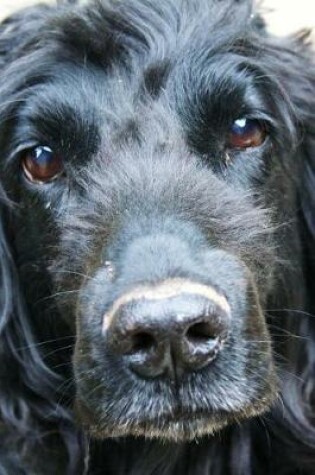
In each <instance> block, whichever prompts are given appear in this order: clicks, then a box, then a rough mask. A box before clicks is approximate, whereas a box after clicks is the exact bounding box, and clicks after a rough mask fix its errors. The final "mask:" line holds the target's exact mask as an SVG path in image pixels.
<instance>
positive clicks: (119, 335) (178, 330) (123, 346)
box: [103, 280, 230, 378]
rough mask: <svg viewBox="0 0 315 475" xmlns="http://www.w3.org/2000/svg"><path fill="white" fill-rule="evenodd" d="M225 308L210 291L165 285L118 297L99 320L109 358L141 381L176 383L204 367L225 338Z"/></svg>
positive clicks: (227, 314)
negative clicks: (119, 361)
mask: <svg viewBox="0 0 315 475" xmlns="http://www.w3.org/2000/svg"><path fill="white" fill-rule="evenodd" d="M229 323H230V308H229V304H228V302H227V300H226V298H225V297H224V296H223V295H221V294H219V293H218V292H217V291H216V290H215V289H214V288H212V287H210V286H206V285H203V284H197V283H193V282H189V281H176V280H175V281H168V282H164V283H163V284H161V285H158V286H155V287H147V288H145V287H143V288H139V289H136V290H134V291H132V292H130V293H128V294H126V295H123V296H122V297H121V298H120V299H118V301H116V302H115V303H114V305H113V306H112V308H111V309H110V311H109V312H107V314H106V315H105V316H104V323H103V331H104V335H105V337H106V340H107V345H108V347H109V349H110V351H111V352H113V353H114V354H115V355H118V356H119V357H121V358H122V359H123V360H124V364H126V365H127V366H128V368H129V369H131V370H132V371H133V372H134V373H136V374H137V375H138V376H140V377H144V378H157V377H161V376H167V377H170V378H175V377H176V378H178V377H180V376H182V375H183V374H184V373H185V372H191V371H198V370H200V369H201V368H203V367H205V366H207V365H208V364H210V363H211V362H212V361H213V360H214V359H215V358H216V357H217V355H218V353H219V352H220V350H221V348H222V346H223V344H224V341H225V339H226V337H227V335H228V331H229Z"/></svg>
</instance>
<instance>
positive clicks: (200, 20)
mask: <svg viewBox="0 0 315 475" xmlns="http://www.w3.org/2000/svg"><path fill="white" fill-rule="evenodd" d="M251 12H252V1H251V0H221V1H217V0H160V1H159V2H155V1H154V0H129V1H126V0H116V1H104V0H103V1H100V2H95V3H94V2H87V4H86V5H85V4H84V5H83V7H82V8H81V9H78V10H77V9H76V10H74V11H72V12H67V14H66V15H58V17H57V18H54V19H53V20H52V23H48V25H47V30H50V29H51V27H52V28H53V30H54V31H58V34H57V35H55V34H53V35H51V32H49V31H48V37H52V38H57V40H58V43H59V45H61V46H62V47H63V48H66V49H67V48H69V45H70V46H71V53H74V54H75V55H78V54H79V56H82V55H83V57H84V60H91V61H92V62H96V63H97V64H101V65H106V66H107V65H110V64H112V63H117V62H118V63H120V64H121V63H122V62H124V63H125V64H130V60H131V62H139V61H140V62H142V63H143V64H148V63H151V62H155V61H158V62H163V61H164V60H165V59H167V58H175V59H176V58H177V57H178V56H179V55H183V54H184V53H185V51H186V50H187V48H189V49H196V50H198V47H199V48H200V47H202V44H203V43H204V42H205V40H206V39H207V38H209V39H210V38H211V39H212V42H213V43H217V42H220V41H222V39H224V38H225V39H226V40H227V41H229V36H235V35H236V36H237V35H238V34H239V33H240V31H244V27H252V28H255V29H256V26H257V25H256V22H255V17H254V16H253V15H252V13H251ZM41 33H42V34H45V33H43V32H41Z"/></svg>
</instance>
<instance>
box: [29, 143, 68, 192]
mask: <svg viewBox="0 0 315 475" xmlns="http://www.w3.org/2000/svg"><path fill="white" fill-rule="evenodd" d="M22 169H23V171H24V174H25V176H26V178H27V179H28V180H29V181H31V182H32V183H40V184H43V183H48V182H50V181H53V180H55V179H56V178H58V177H59V176H60V175H61V174H62V173H63V170H64V167H63V161H62V159H61V157H60V156H59V155H57V154H55V153H54V152H53V151H52V150H51V149H50V148H49V147H45V146H38V147H34V148H32V149H29V150H27V151H25V152H24V154H23V156H22Z"/></svg>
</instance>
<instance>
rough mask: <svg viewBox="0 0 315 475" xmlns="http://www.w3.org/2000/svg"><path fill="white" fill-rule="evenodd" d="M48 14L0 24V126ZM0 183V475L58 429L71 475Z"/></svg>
mask: <svg viewBox="0 0 315 475" xmlns="http://www.w3.org/2000/svg"><path fill="white" fill-rule="evenodd" d="M53 9H56V7H50V6H44V5H41V6H35V7H32V8H27V9H25V10H22V11H20V12H18V13H16V14H14V15H12V16H10V17H9V18H7V19H6V20H4V21H3V23H2V24H0V78H1V87H0V110H1V118H2V123H3V124H4V123H5V122H6V118H8V117H10V110H9V106H8V105H7V103H8V104H11V103H14V98H15V96H14V94H15V91H16V90H18V87H17V86H16V84H20V83H21V84H22V81H23V75H20V77H18V79H17V80H16V84H13V86H15V88H14V87H13V86H12V87H11V86H10V81H11V83H13V81H12V77H16V76H17V74H16V73H17V71H16V69H17V68H15V66H14V65H15V64H16V63H17V60H18V58H21V57H22V56H23V55H24V54H27V52H28V51H29V50H36V48H37V45H36V44H33V38H34V37H35V35H34V32H35V33H36V32H38V29H39V27H40V25H44V22H45V21H46V19H47V17H48V16H49V15H50V14H51V13H52V11H53ZM9 70H10V74H9V73H8V71H9ZM1 75H2V77H1ZM9 77H10V80H8V78H9ZM7 120H8V119H7ZM2 138H3V137H2ZM2 145H5V142H2ZM0 160H1V157H0ZM4 177H5V168H4V166H3V164H2V163H1V161H0V433H1V440H2V444H3V445H5V442H4V441H5V440H6V436H7V437H8V439H9V442H8V443H7V445H5V449H6V453H5V455H4V456H3V457H2V452H1V453H0V457H1V460H0V472H1V473H3V470H4V473H13V472H14V473H22V471H23V473H24V469H25V467H24V466H23V462H22V461H21V460H17V458H16V457H17V454H18V453H21V454H22V452H23V453H28V454H30V453H33V454H34V457H36V453H35V452H31V451H32V450H33V445H34V441H35V440H36V439H38V440H42V439H43V437H44V435H42V434H43V433H44V432H45V433H52V432H53V431H56V427H59V435H60V440H61V441H62V442H61V443H62V445H63V446H64V447H66V450H67V452H68V460H69V467H72V469H73V471H72V472H71V473H77V472H76V471H75V469H74V467H75V466H77V465H76V464H77V463H78V461H79V460H80V457H81V455H82V454H81V455H79V447H80V437H81V436H80V435H79V434H77V432H76V430H75V429H74V425H73V420H72V414H71V413H70V411H68V409H65V408H63V407H62V405H61V404H59V403H58V401H59V400H60V394H59V396H58V393H57V390H58V388H62V386H63V380H62V379H61V377H60V376H59V375H57V374H55V373H54V372H53V371H52V370H51V369H50V368H49V367H48V366H47V365H46V363H45V360H44V358H43V354H42V352H41V348H42V346H41V344H39V342H38V339H37V337H36V336H35V331H34V329H33V326H32V321H31V318H30V315H29V312H28V308H27V305H26V302H25V299H24V295H23V289H22V286H21V283H20V280H19V272H18V268H17V266H16V264H15V260H16V256H15V250H14V226H13V225H12V222H13V219H12V217H13V216H14V214H15V213H16V212H17V209H16V205H15V204H14V203H12V202H10V200H9V199H8V197H7V195H6V191H5V189H4V188H3V186H4V181H3V178H4ZM4 428H5V429H4ZM14 441H16V443H17V446H14ZM11 451H12V457H11V455H10V454H11ZM22 469H23V470H22ZM69 473H70V472H69Z"/></svg>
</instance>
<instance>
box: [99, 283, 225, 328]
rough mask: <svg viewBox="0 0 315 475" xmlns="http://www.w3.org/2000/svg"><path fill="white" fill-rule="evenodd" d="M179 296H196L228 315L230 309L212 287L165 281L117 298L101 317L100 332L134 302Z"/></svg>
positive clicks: (222, 297)
mask: <svg viewBox="0 0 315 475" xmlns="http://www.w3.org/2000/svg"><path fill="white" fill-rule="evenodd" d="M181 294H189V295H198V296H200V297H204V298H206V299H208V300H210V301H212V302H213V303H214V304H215V305H217V306H218V307H219V308H221V309H222V310H223V311H224V312H225V313H226V314H228V315H230V313H231V308H230V305H229V303H228V301H227V299H226V297H225V296H224V295H223V294H221V293H219V292H218V291H217V290H216V289H215V288H214V287H213V286H211V285H206V284H202V283H199V282H194V281H190V280H186V279H180V278H177V279H176V278H175V279H166V280H165V281H163V282H160V283H158V284H156V285H143V286H139V287H136V288H134V289H132V290H131V291H129V292H127V293H125V294H123V295H122V296H121V297H119V298H118V299H117V300H116V301H115V302H114V303H113V304H112V306H111V308H110V309H109V310H108V311H107V312H106V313H105V315H104V316H103V326H102V331H103V334H105V333H106V332H107V331H108V329H109V327H110V326H111V324H112V322H113V320H114V318H115V316H116V314H117V313H118V312H119V310H120V309H121V307H123V306H124V305H126V304H128V303H130V302H132V301H135V300H142V299H143V300H151V301H152V300H164V299H170V298H172V297H176V296H179V295H181Z"/></svg>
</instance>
